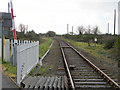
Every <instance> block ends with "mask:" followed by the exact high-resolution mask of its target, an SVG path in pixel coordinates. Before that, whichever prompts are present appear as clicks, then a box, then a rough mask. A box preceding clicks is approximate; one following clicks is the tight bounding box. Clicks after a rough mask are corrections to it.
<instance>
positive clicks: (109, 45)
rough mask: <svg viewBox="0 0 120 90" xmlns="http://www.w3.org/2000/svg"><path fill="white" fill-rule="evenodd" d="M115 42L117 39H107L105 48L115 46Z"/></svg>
mask: <svg viewBox="0 0 120 90" xmlns="http://www.w3.org/2000/svg"><path fill="white" fill-rule="evenodd" d="M115 42H116V40H115V39H110V40H107V41H106V42H105V46H104V49H111V48H113V46H114V44H115Z"/></svg>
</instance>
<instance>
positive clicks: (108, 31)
mask: <svg viewBox="0 0 120 90" xmlns="http://www.w3.org/2000/svg"><path fill="white" fill-rule="evenodd" d="M107 27H108V34H109V22H108V25H107Z"/></svg>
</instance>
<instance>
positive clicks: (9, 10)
mask: <svg viewBox="0 0 120 90" xmlns="http://www.w3.org/2000/svg"><path fill="white" fill-rule="evenodd" d="M8 13H10V4H9V2H8Z"/></svg>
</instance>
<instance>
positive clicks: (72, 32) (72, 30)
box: [72, 26, 73, 35]
mask: <svg viewBox="0 0 120 90" xmlns="http://www.w3.org/2000/svg"><path fill="white" fill-rule="evenodd" d="M72 35H73V26H72Z"/></svg>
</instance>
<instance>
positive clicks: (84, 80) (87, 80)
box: [74, 79, 104, 82]
mask: <svg viewBox="0 0 120 90" xmlns="http://www.w3.org/2000/svg"><path fill="white" fill-rule="evenodd" d="M74 81H75V82H102V81H104V80H103V79H74Z"/></svg>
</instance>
